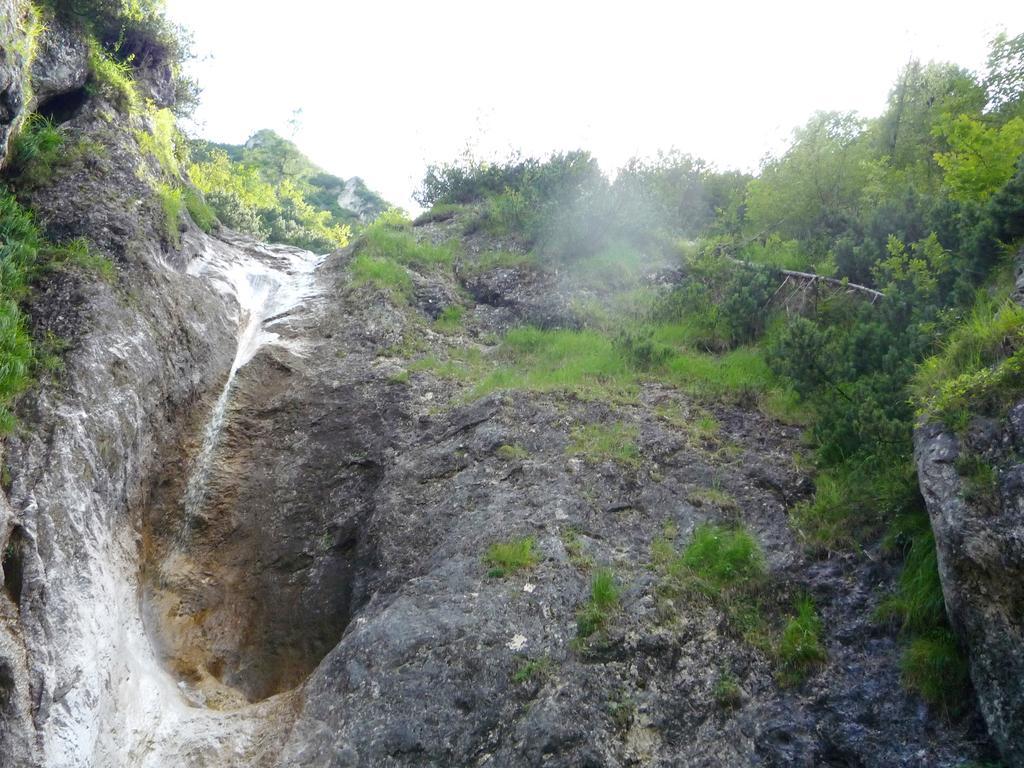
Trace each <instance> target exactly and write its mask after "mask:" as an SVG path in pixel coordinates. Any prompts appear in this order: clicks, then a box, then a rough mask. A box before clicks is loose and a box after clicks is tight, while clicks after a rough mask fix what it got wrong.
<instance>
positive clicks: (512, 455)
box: [498, 443, 530, 461]
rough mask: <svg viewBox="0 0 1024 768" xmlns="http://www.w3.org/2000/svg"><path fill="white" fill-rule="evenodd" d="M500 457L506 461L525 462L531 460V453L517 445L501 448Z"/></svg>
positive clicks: (499, 450)
mask: <svg viewBox="0 0 1024 768" xmlns="http://www.w3.org/2000/svg"><path fill="white" fill-rule="evenodd" d="M498 456H499V457H500V458H502V459H504V460H505V461H524V460H526V459H528V458H530V452H529V451H528V450H526V449H525V448H523V446H521V445H519V444H518V443H516V444H515V445H503V446H501V447H500V448H499V449H498Z"/></svg>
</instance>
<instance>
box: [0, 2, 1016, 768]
mask: <svg viewBox="0 0 1024 768" xmlns="http://www.w3.org/2000/svg"><path fill="white" fill-rule="evenodd" d="M0 33H2V34H0V53H2V55H0V107H2V109H0V176H2V189H0V430H2V435H3V436H2V441H0V488H2V493H0V552H2V557H0V562H2V570H0V573H2V581H0V768H6V766H8V765H10V766H17V767H18V768H23V767H26V768H36V767H37V766H38V767H39V768H66V767H71V768H106V767H107V766H118V767H119V766H154V767H162V766H168V765H183V766H196V767H197V768H228V767H235V766H237V767H238V768H243V767H245V768H249V767H250V766H282V767H283V766H427V765H431V766H432V765H452V766H565V767H566V768H569V766H641V765H642V766H694V767H696V766H702V767H708V768H717V767H719V766H721V768H727V767H728V768H736V767H737V766H780V767H781V766H787V767H794V768H796V767H798V766H799V767H801V768H803V767H808V768H809V767H810V766H815V767H816V766H861V767H863V768H889V767H891V766H907V767H915V768H917V767H919V768H925V767H927V768H934V767H940V768H968V767H971V768H978V767H980V766H985V767H987V768H995V767H996V766H1003V767H1004V768H1013V767H1014V766H1018V765H1022V764H1024V737H1022V734H1024V684H1022V682H1021V681H1022V680H1024V617H1022V614H1021V610H1020V607H1021V605H1022V604H1024V602H1022V592H1021V590H1022V587H1021V584H1022V583H1024V581H1022V580H1021V576H1022V575H1024V574H1022V571H1024V553H1022V550H1021V542H1022V541H1024V530H1022V529H1024V526H1022V524H1021V516H1020V510H1021V508H1022V507H1021V500H1022V498H1024V483H1022V477H1024V475H1022V472H1024V464H1022V462H1021V455H1024V366H1022V365H1021V355H1022V354H1024V353H1022V351H1021V350H1022V346H1021V344H1022V340H1024V330H1022V329H1024V309H1022V295H1024V278H1022V276H1021V275H1022V270H1024V247H1022V246H1024V159H1022V158H1024V36H1020V37H1016V38H1010V37H1008V36H1006V35H1002V36H999V37H996V38H995V39H994V40H993V41H992V44H991V46H990V58H989V61H988V62H987V64H986V66H985V67H984V68H983V69H982V70H980V71H978V72H972V71H968V70H965V69H963V68H961V67H959V66H955V65H952V64H936V63H931V64H927V65H925V64H921V63H919V62H915V61H911V62H910V63H908V65H907V66H906V67H905V69H904V70H902V71H901V72H899V73H897V77H896V80H895V83H894V86H893V89H892V92H891V95H890V98H889V103H888V105H887V108H886V110H885V111H884V113H883V114H881V115H879V116H877V117H873V118H862V117H860V116H857V115H852V114H840V113H818V114H815V115H813V116H811V117H810V119H809V120H808V122H807V123H806V124H805V125H804V126H802V127H800V128H798V129H797V130H796V131H795V132H794V135H793V138H792V142H791V143H790V145H789V147H788V148H787V149H786V150H785V151H784V152H782V153H780V154H779V155H778V156H775V157H771V158H767V159H766V161H765V163H764V165H763V167H762V168H761V169H760V171H759V172H758V173H757V174H745V173H739V172H734V171H728V170H722V169H718V168H715V167H713V166H712V165H710V164H708V163H705V162H703V161H701V160H700V159H699V158H695V157H693V156H690V155H686V154H683V153H680V152H669V153H662V154H659V155H657V156H655V157H651V158H637V159H634V160H632V161H630V162H629V163H628V164H627V165H626V166H625V167H624V168H622V169H620V170H619V172H618V173H617V174H616V175H615V176H614V178H610V177H609V176H608V175H606V174H605V173H604V172H603V170H602V169H601V167H600V166H599V165H598V163H597V161H596V159H595V158H594V157H593V156H592V155H591V154H590V153H588V152H586V151H584V150H580V151H575V152H567V153H560V154H553V155H550V156H548V157H526V156H522V155H518V154H512V155H511V156H509V157H507V158H505V159H503V160H493V159H492V160H487V161H484V160H479V159H473V158H471V157H466V158H463V159H461V160H459V161H456V162H452V163H447V164H441V165H437V166H432V167H430V168H428V169H426V173H425V176H424V179H423V182H422V184H421V186H420V188H419V189H418V190H417V192H416V196H417V199H418V201H419V202H420V203H421V204H422V205H423V206H424V208H425V212H424V213H423V214H422V215H420V216H419V217H418V218H417V219H416V220H415V221H411V220H409V218H408V217H406V215H405V214H404V213H402V212H401V211H399V210H395V209H387V207H386V204H385V203H384V202H383V201H382V200H381V199H380V198H379V197H378V196H377V195H375V194H374V193H373V192H372V191H370V190H369V189H368V188H367V186H366V185H365V184H364V183H363V182H362V181H361V180H359V179H348V180H343V179H341V178H339V177H335V176H332V175H330V174H328V173H326V172H324V171H323V170H321V169H319V168H317V167H316V166H315V165H314V164H313V163H311V162H310V161H309V160H308V158H306V157H305V156H304V155H303V154H302V152H301V151H300V150H299V148H298V147H296V146H295V145H294V144H293V143H292V142H290V141H288V140H286V139H284V138H282V137H280V136H278V135H276V134H274V133H273V132H270V131H259V132H257V133H255V134H254V135H253V136H252V138H251V139H249V141H248V142H246V144H244V145H218V144H213V143H209V142H205V141H202V140H189V139H187V138H186V137H185V136H184V135H183V134H182V133H181V132H180V131H179V129H178V127H177V117H176V113H178V112H182V111H184V110H187V107H188V103H189V102H190V101H191V100H192V99H193V98H194V96H195V93H196V91H195V84H194V83H191V82H189V81H188V80H187V78H185V77H184V76H183V75H182V71H183V70H182V63H183V61H184V60H185V58H186V57H187V46H186V45H185V38H183V37H182V36H181V32H180V30H177V29H176V28H174V26H173V25H171V24H170V23H169V22H168V21H167V20H166V17H165V16H164V15H163V12H162V10H161V6H160V4H159V3H158V2H155V0H142V2H132V3H121V2H119V1H115V2H107V0H89V1H88V2H82V3H76V4H74V5H73V6H71V5H68V4H65V3H61V2H52V3H51V2H47V3H31V2H28V0H0Z"/></svg>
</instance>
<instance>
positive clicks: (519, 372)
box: [474, 327, 636, 400]
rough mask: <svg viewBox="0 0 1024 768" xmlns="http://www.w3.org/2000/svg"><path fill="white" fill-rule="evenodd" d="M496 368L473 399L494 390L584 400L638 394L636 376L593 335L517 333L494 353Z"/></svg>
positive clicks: (527, 330) (603, 339)
mask: <svg viewBox="0 0 1024 768" xmlns="http://www.w3.org/2000/svg"><path fill="white" fill-rule="evenodd" d="M498 359H499V366H498V368H497V370H495V371H494V372H493V373H491V374H490V375H489V376H488V377H486V378H485V379H484V380H483V381H482V382H481V383H480V385H479V386H478V387H477V390H476V392H475V393H474V394H475V395H477V396H482V395H484V394H487V393H489V392H493V391H495V390H498V389H524V390H531V391H536V392H551V391H568V392H573V393H575V394H576V395H578V396H580V397H583V398H586V399H612V400H621V399H625V398H629V397H631V396H632V395H633V394H634V393H635V391H636V375H635V373H634V372H633V371H632V370H630V368H629V366H628V365H627V363H626V360H625V359H624V358H623V357H622V355H621V354H620V353H619V352H618V351H617V350H616V348H615V345H614V343H613V342H612V341H611V340H610V339H608V338H607V337H605V336H603V335H602V334H600V333H596V332H594V331H565V330H551V331H544V330H540V329H539V328H533V327H526V328H515V329H513V330H511V331H509V332H508V333H507V334H506V336H505V338H504V340H503V342H502V344H501V347H500V348H499V351H498Z"/></svg>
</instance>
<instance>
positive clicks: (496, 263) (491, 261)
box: [459, 251, 540, 275]
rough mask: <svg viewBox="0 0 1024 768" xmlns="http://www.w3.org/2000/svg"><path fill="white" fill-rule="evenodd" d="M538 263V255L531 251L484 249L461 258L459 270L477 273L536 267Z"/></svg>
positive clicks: (465, 272)
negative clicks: (474, 254)
mask: <svg viewBox="0 0 1024 768" xmlns="http://www.w3.org/2000/svg"><path fill="white" fill-rule="evenodd" d="M539 265H540V257H538V256H537V254H536V253H533V252H529V253H516V252H514V251H485V252H483V253H481V254H478V255H476V256H472V257H467V258H465V259H463V260H462V261H461V262H460V264H459V271H460V272H461V273H462V274H464V275H479V274H483V273H484V272H490V271H492V270H495V269H537V268H538V267H539Z"/></svg>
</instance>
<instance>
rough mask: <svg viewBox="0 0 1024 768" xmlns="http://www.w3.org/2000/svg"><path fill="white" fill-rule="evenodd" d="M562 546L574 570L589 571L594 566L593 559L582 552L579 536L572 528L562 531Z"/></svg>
mask: <svg viewBox="0 0 1024 768" xmlns="http://www.w3.org/2000/svg"><path fill="white" fill-rule="evenodd" d="M562 546H564V547H565V553H566V554H567V555H568V556H569V562H570V563H571V564H572V565H573V567H574V568H577V569H578V570H581V571H589V570H590V569H591V568H592V567H593V566H594V558H592V557H591V556H590V555H588V554H587V553H586V552H584V550H583V542H582V541H580V535H579V533H578V532H577V531H576V530H575V529H574V528H566V529H565V530H564V531H562Z"/></svg>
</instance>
